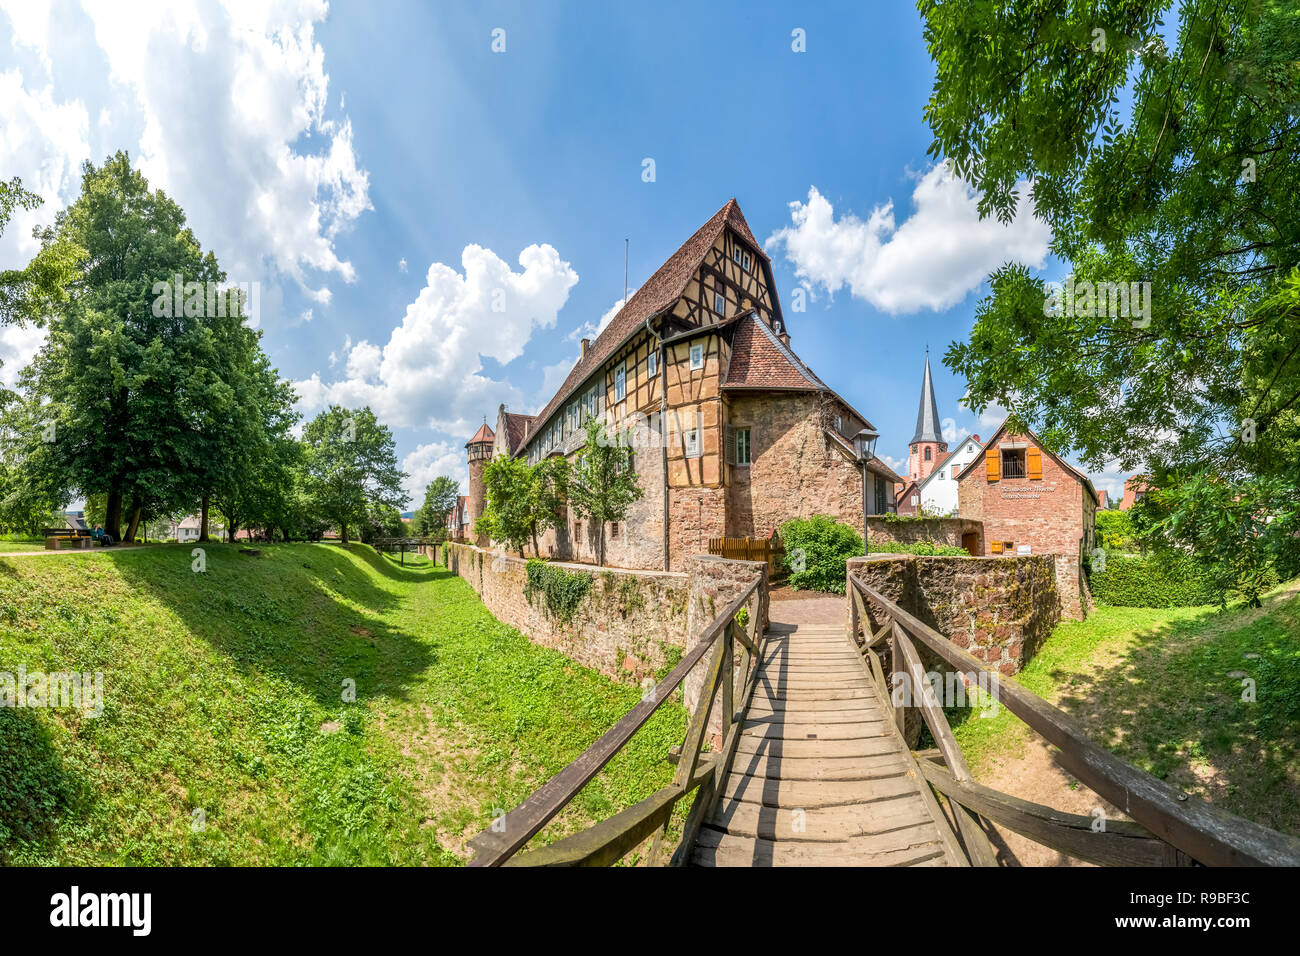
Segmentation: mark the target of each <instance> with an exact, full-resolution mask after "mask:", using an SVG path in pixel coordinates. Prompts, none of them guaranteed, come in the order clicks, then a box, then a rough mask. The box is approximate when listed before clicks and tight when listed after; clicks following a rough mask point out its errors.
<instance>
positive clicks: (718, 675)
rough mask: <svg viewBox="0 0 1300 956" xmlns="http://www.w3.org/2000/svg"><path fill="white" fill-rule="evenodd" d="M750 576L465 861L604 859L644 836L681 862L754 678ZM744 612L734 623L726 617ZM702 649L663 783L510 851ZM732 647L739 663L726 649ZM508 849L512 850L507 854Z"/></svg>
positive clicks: (573, 862)
mask: <svg viewBox="0 0 1300 956" xmlns="http://www.w3.org/2000/svg"><path fill="white" fill-rule="evenodd" d="M760 580H761V579H759V578H757V577H756V578H754V582H753V583H752V584H751V585H750V586H749V587H748V588H747V589H746V590H745V593H744V594H742V595H740V597H738V598H736V600H734V601H732V602H731V604H730V605H729V606H728V607H727V608H726V609H725V610H724V611H723V612H722V613H721V614H719V615H718V616H717V617H716V618H715V619H714V621H713V623H711V624H710V625H709V626H708V627H707V628H705V629H704V632H703V633H702V634H700V636H699V639H698V640H697V641H696V642H695V643H694V644H693V645H692V647H691V649H690V651H688V652H687V654H686V656H685V657H683V658H682V660H681V662H680V663H679V664H678V665H677V666H676V667H674V668H673V670H672V672H671V673H670V674H669V675H668V676H667V677H665V678H664V679H663V682H662V683H660V684H657V685H655V686H654V687H653V688H651V689H650V690H649V691H648V692H647V693H646V694H645V696H643V697H642V699H641V703H639V704H637V705H636V706H635V707H633V708H632V709H631V710H630V711H628V712H627V714H626V715H624V717H623V719H622V720H620V721H619V722H618V723H617V724H615V725H614V726H613V727H611V728H610V729H609V730H608V731H606V732H605V734H604V736H602V737H601V738H600V739H599V740H597V741H596V742H595V743H594V744H592V745H591V746H590V747H588V748H587V749H586V750H585V751H583V753H582V754H581V755H580V756H579V757H578V759H577V760H575V761H573V763H571V764H569V765H568V766H567V767H565V768H564V769H563V770H561V771H560V772H559V773H558V774H556V775H555V776H554V777H552V778H551V779H550V780H548V781H547V782H546V783H545V784H543V785H542V787H541V789H539V790H538V791H537V792H536V793H534V794H533V795H532V796H531V797H529V798H528V799H527V800H525V801H524V802H523V803H521V804H520V805H519V806H517V807H515V808H514V809H513V810H511V811H510V812H509V813H507V814H506V815H505V816H504V817H501V818H500V819H499V820H497V821H496V822H495V823H494V824H493V826H492V828H491V829H489V830H486V831H484V832H483V833H480V834H479V835H478V836H476V837H474V839H472V840H471V841H470V846H471V847H472V848H473V849H474V852H475V856H474V859H473V860H472V861H471V862H470V866H501V865H503V864H504V865H507V866H609V865H610V864H612V863H617V862H618V861H619V860H621V859H622V858H623V857H624V856H626V855H627V854H628V853H629V852H631V851H632V850H633V849H635V848H636V847H637V846H638V845H640V844H641V843H643V842H644V841H645V840H647V839H648V838H650V837H651V836H653V837H654V842H653V843H652V845H651V847H650V852H649V856H648V859H647V860H646V862H647V863H648V864H649V865H651V866H654V865H663V864H668V865H672V866H681V865H682V864H683V863H684V862H685V860H686V857H687V856H688V855H689V852H690V848H691V845H692V844H693V843H694V841H695V835H696V833H698V832H699V829H700V826H701V825H702V824H703V823H704V821H705V819H706V818H707V817H708V815H709V812H710V811H711V810H712V809H713V805H714V804H715V803H716V802H717V800H718V798H719V797H720V796H721V795H722V788H723V783H724V781H725V780H726V779H727V774H728V773H729V772H730V770H731V762H732V759H733V758H734V757H735V754H736V745H737V744H738V743H739V741H740V731H741V727H742V725H743V723H744V715H745V711H746V710H747V709H748V707H749V699H750V697H751V696H752V695H753V693H754V687H755V686H756V684H757V682H758V674H759V664H760V663H761V661H762V649H763V632H762V630H761V628H760V627H759V624H758V620H759V618H760V617H761V616H762V609H761V606H760V603H759V584H760ZM742 610H746V611H747V615H746V621H745V623H744V624H743V625H742V624H741V623H740V622H739V621H738V620H737V619H736V618H737V615H738V614H739V613H740V612H741V611H742ZM710 651H712V652H713V653H712V655H711V656H710V658H709V665H708V667H709V670H708V675H707V677H706V678H705V681H704V686H703V688H702V689H701V692H700V698H699V702H698V703H697V704H696V705H695V713H694V714H693V715H692V717H691V723H690V727H689V728H688V729H687V731H686V739H685V741H684V742H683V743H682V745H681V747H680V748H678V749H675V751H674V752H673V753H671V754H666V755H665V756H667V757H668V758H669V759H670V760H671V761H673V762H675V763H676V764H677V771H676V773H675V774H674V775H673V781H672V783H670V784H668V786H666V787H664V788H663V789H662V790H658V791H656V792H655V793H653V794H651V795H650V796H648V797H646V798H645V799H644V800H642V801H641V802H640V803H638V804H636V805H635V806H631V807H628V808H627V809H626V810H623V811H621V812H619V813H616V814H614V815H613V816H611V817H609V818H607V819H605V820H602V821H600V822H599V823H597V824H595V825H594V826H591V827H588V828H587V829H585V830H580V831H579V832H577V833H575V834H573V835H572V836H569V837H566V838H565V839H563V840H560V841H558V842H556V843H552V844H550V845H549V846H543V847H538V848H536V849H534V850H530V851H527V852H524V853H520V852H519V851H520V850H522V849H523V848H524V846H525V845H526V844H527V843H528V842H529V840H531V839H532V837H533V836H534V835H535V834H536V833H537V832H538V831H539V830H541V829H542V827H544V826H545V825H546V824H547V823H548V822H549V821H550V820H551V819H552V818H554V816H555V815H556V814H557V813H559V812H560V811H561V810H563V809H564V808H565V807H566V806H568V804H569V802H570V801H571V800H573V798H574V797H576V796H577V795H578V792H579V791H581V790H582V788H583V787H585V786H586V785H587V784H588V783H589V782H590V781H591V779H592V777H594V776H596V774H597V773H599V772H600V769H601V768H602V767H604V766H605V764H607V763H609V761H610V760H611V759H613V757H614V755H615V754H617V753H618V752H619V751H620V750H622V749H623V747H624V746H625V745H626V744H627V742H628V741H629V740H630V739H631V738H632V735H633V734H635V733H636V732H637V731H638V730H640V729H641V728H642V727H644V726H645V723H646V721H648V720H649V719H650V715H651V714H653V713H654V712H655V710H657V709H658V707H659V705H660V704H662V703H663V702H664V701H665V700H667V699H668V697H669V695H671V694H672V692H673V691H674V690H676V688H677V686H678V685H679V684H681V682H682V681H683V680H685V678H686V675H687V674H689V673H690V672H691V670H693V669H694V668H695V667H696V665H698V664H699V663H700V661H701V660H703V659H704V655H705V654H707V653H709V652H710ZM737 651H739V665H738V666H737V665H736V663H735V662H736V655H737ZM715 706H716V707H718V709H719V710H720V712H721V716H722V734H721V736H722V746H721V748H720V749H719V750H716V751H712V752H706V751H705V750H704V746H705V744H706V742H707V741H706V731H707V729H708V726H709V716H710V715H711V714H712V713H713V708H714V707H715ZM691 795H695V800H694V803H693V804H692V805H691V810H690V813H689V814H688V815H687V817H686V822H685V823H684V824H683V828H682V834H681V837H680V839H679V840H678V841H677V843H676V846H675V847H673V846H669V822H670V818H671V817H672V812H673V808H674V807H675V806H676V805H677V803H678V801H680V800H682V799H684V798H686V797H689V796H691ZM516 854H518V855H516Z"/></svg>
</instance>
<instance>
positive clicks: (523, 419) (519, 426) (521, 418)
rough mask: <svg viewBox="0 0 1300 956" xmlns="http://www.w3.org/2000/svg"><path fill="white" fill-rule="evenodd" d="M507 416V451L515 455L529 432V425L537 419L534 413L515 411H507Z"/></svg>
mask: <svg viewBox="0 0 1300 956" xmlns="http://www.w3.org/2000/svg"><path fill="white" fill-rule="evenodd" d="M505 418H506V451H508V452H510V454H512V455H513V454H514V453H515V452H516V451H517V450H518V449H519V447H520V446H521V445H522V444H523V441H524V437H525V436H526V435H527V434H528V426H529V425H531V424H533V422H535V421H536V420H537V419H536V416H533V415H516V414H514V413H513V412H506V413H505Z"/></svg>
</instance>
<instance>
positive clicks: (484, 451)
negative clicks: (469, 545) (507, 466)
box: [465, 418, 497, 548]
mask: <svg viewBox="0 0 1300 956" xmlns="http://www.w3.org/2000/svg"><path fill="white" fill-rule="evenodd" d="M496 437H497V436H496V434H495V433H494V432H493V431H492V429H490V428H488V424H487V419H486V418H485V419H483V424H482V425H481V426H480V427H479V430H478V431H476V432H475V433H474V437H473V438H471V439H470V440H469V441H467V442H466V443H465V449H466V455H467V457H468V458H469V497H468V499H467V500H466V502H465V510H466V511H467V512H468V515H467V517H468V518H469V534H470V537H471V539H472V540H473V542H474V543H475V544H476V545H478V546H479V547H480V548H486V547H489V546H491V544H492V542H491V541H489V540H488V539H487V536H486V535H475V534H474V522H476V521H478V519H479V517H480V516H481V515H482V514H483V511H484V508H485V507H486V504H487V489H486V488H485V487H484V485H483V469H484V468H486V467H487V463H488V462H489V461H491V460H492V446H493V444H494V443H495V442H496Z"/></svg>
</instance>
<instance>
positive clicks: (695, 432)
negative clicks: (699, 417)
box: [682, 428, 700, 458]
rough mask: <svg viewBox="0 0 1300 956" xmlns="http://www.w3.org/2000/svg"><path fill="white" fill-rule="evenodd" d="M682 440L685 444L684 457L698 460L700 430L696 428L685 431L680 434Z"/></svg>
mask: <svg viewBox="0 0 1300 956" xmlns="http://www.w3.org/2000/svg"><path fill="white" fill-rule="evenodd" d="M682 440H683V441H684V442H685V445H686V457H687V458H699V457H700V430H699V429H698V428H691V429H688V430H687V431H685V432H683V433H682Z"/></svg>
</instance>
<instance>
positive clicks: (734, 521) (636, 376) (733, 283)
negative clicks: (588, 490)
mask: <svg viewBox="0 0 1300 956" xmlns="http://www.w3.org/2000/svg"><path fill="white" fill-rule="evenodd" d="M591 418H597V419H600V420H603V421H605V422H606V423H607V424H609V425H612V426H613V427H615V428H618V429H620V430H625V429H632V430H633V432H634V434H635V435H636V436H638V440H637V441H636V443H635V446H634V447H635V455H634V464H635V468H636V472H637V475H638V479H639V481H640V485H641V489H642V492H643V496H642V498H641V499H640V500H639V501H637V502H636V503H635V504H634V505H633V506H632V509H631V512H630V514H629V515H628V518H627V520H626V521H624V522H621V523H615V524H611V525H609V526H607V527H606V529H605V560H606V563H607V564H610V565H615V566H619V567H627V568H669V569H676V568H680V567H681V566H682V564H683V561H684V559H685V557H686V556H687V555H690V554H698V553H702V552H706V551H707V548H708V542H709V539H711V538H718V537H724V536H725V537H767V536H768V535H769V534H770V533H771V532H772V531H773V530H774V529H775V528H776V527H777V526H779V525H780V524H781V522H783V521H785V520H786V519H788V518H793V517H807V516H809V515H812V514H814V513H821V514H830V515H832V516H834V517H836V518H839V519H841V520H843V521H846V522H849V523H851V524H854V525H855V526H859V527H860V526H861V524H862V512H863V488H862V481H863V476H862V470H861V468H860V466H859V464H858V462H857V460H856V457H855V455H854V451H853V438H854V436H855V435H856V434H857V433H858V431H859V430H860V429H862V428H864V427H871V426H870V423H869V422H868V420H867V418H866V417H865V416H864V415H863V414H862V413H861V412H859V411H858V410H856V409H855V408H853V407H852V406H851V405H850V404H849V403H848V402H847V401H845V400H844V398H843V397H842V396H840V395H839V394H838V393H837V392H835V391H834V390H833V389H832V388H831V387H830V386H828V385H827V384H826V383H825V382H823V381H822V380H821V379H820V378H818V377H817V375H816V374H814V373H813V371H812V370H811V369H810V368H809V367H808V366H807V365H806V364H805V363H804V362H803V361H802V360H801V359H800V358H799V357H798V356H797V355H796V354H795V352H794V351H793V349H792V348H791V346H790V334H789V331H788V329H787V327H786V321H785V315H784V314H783V312H782V309H781V303H780V300H779V298H778V296H777V294H776V288H775V285H774V283H773V279H772V267H771V262H770V261H769V259H768V257H767V255H766V254H765V253H764V252H763V249H762V247H761V246H760V245H759V243H758V241H757V240H756V239H755V238H754V236H753V234H752V233H751V232H750V229H749V226H748V224H747V223H746V222H745V217H744V216H743V215H742V214H741V211H740V206H739V205H738V204H737V203H736V201H735V200H734V199H732V200H731V201H729V202H728V203H727V204H726V205H724V206H723V207H722V208H721V209H720V210H718V212H717V213H716V214H715V215H714V216H713V217H712V218H710V219H709V221H708V222H706V223H705V224H704V225H703V226H701V227H700V228H699V229H698V230H697V231H696V232H695V234H694V235H692V236H691V237H690V238H689V239H687V240H686V242H685V243H684V244H683V245H682V246H681V248H679V249H678V250H677V251H676V252H675V253H673V255H672V256H670V257H669V259H668V261H667V262H665V263H664V264H663V265H662V266H661V267H660V268H659V269H658V270H657V271H656V272H655V273H654V275H652V276H651V277H650V279H649V280H648V281H647V282H646V283H645V284H644V285H642V286H641V288H640V289H638V290H637V292H636V293H635V294H634V295H633V296H632V297H631V298H630V299H629V300H628V302H627V303H626V304H625V305H624V306H623V307H622V309H620V311H619V312H618V314H617V315H616V316H615V317H614V318H613V320H612V321H610V323H609V325H608V326H607V327H606V328H605V329H604V330H603V331H601V332H600V334H599V335H598V336H597V337H596V339H595V341H591V340H587V339H584V340H583V341H582V343H581V354H580V356H579V358H578V361H577V362H576V363H575V365H574V367H573V370H572V371H571V372H570V373H569V375H568V377H567V378H566V379H565V381H564V383H563V384H562V385H561V386H560V388H559V390H558V391H557V392H556V393H555V395H554V397H552V398H551V400H550V401H549V402H548V403H547V404H546V405H545V407H543V408H542V409H541V411H539V412H538V413H537V414H536V415H531V416H529V415H520V414H516V413H513V412H510V411H508V410H507V409H506V408H505V407H504V406H503V407H501V408H500V409H498V415H497V427H496V431H495V433H494V436H493V440H494V448H493V451H494V453H495V454H510V455H517V456H523V457H525V458H527V460H528V461H529V462H534V463H535V462H538V461H540V460H541V459H542V458H544V457H547V456H550V455H556V454H559V455H572V454H574V453H575V452H576V451H577V450H578V448H579V447H581V445H582V444H583V442H584V440H585V425H586V422H587V421H588V420H589V419H591ZM475 465H476V463H475V462H473V461H472V462H471V482H470V485H471V494H473V493H474V492H473V489H474V488H475V486H476V482H475V475H474V474H473V473H474V472H475V470H476V467H475ZM478 469H479V470H481V462H480V463H479V464H478ZM866 481H867V486H868V487H867V494H866V502H867V503H866V509H867V512H868V513H869V514H877V513H885V512H891V511H894V510H895V503H894V483H895V482H898V481H901V479H900V477H899V476H898V475H896V474H894V473H893V472H892V471H891V470H890V469H889V468H888V467H887V466H885V465H884V463H883V462H881V461H878V460H872V461H871V462H869V463H868V465H867V468H866ZM470 510H471V512H474V513H479V512H481V507H479V508H476V507H475V506H474V504H473V503H471V508H470ZM598 532H599V529H598V528H592V527H590V526H589V525H588V524H587V523H584V522H583V521H582V520H581V519H580V518H579V517H578V516H577V515H574V514H569V515H567V517H566V521H565V523H564V526H563V527H562V528H560V529H559V530H558V531H551V532H549V533H548V534H547V535H546V537H545V539H544V540H542V541H541V542H540V550H541V552H542V555H543V556H546V557H553V558H556V559H559V560H578V561H594V560H595V559H596V550H597V541H598Z"/></svg>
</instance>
